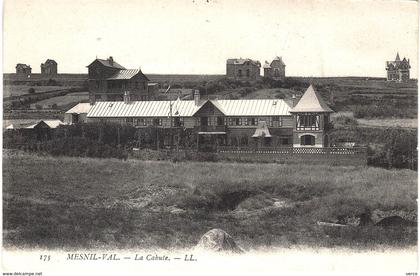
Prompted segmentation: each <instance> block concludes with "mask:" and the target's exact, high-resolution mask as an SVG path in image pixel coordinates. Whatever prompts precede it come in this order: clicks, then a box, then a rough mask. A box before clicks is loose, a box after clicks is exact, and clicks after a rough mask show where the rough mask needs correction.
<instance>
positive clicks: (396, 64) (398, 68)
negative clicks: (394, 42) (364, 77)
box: [385, 53, 411, 82]
mask: <svg viewBox="0 0 420 276" xmlns="http://www.w3.org/2000/svg"><path fill="white" fill-rule="evenodd" d="M410 68H411V66H410V59H406V58H405V57H404V58H403V60H401V59H400V55H399V53H397V56H396V58H395V60H394V61H387V62H386V68H385V69H386V74H387V75H386V79H387V80H388V81H397V82H406V81H408V80H410Z"/></svg>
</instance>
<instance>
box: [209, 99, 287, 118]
mask: <svg viewBox="0 0 420 276" xmlns="http://www.w3.org/2000/svg"><path fill="white" fill-rule="evenodd" d="M215 101H217V102H218V104H219V105H220V106H221V108H222V110H221V111H222V112H223V113H224V114H225V115H226V116H287V115H290V113H289V111H290V109H291V107H290V106H289V105H288V104H287V103H286V102H285V101H284V100H280V99H252V100H215ZM212 102H213V101H212Z"/></svg>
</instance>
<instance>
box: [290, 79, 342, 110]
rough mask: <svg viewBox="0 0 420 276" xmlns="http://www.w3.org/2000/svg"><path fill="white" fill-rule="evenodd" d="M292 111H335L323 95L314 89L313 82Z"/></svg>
mask: <svg viewBox="0 0 420 276" xmlns="http://www.w3.org/2000/svg"><path fill="white" fill-rule="evenodd" d="M290 112H292V113H293V112H334V111H333V110H332V109H331V108H329V107H328V105H327V104H326V103H325V102H324V100H323V99H322V97H321V95H319V94H318V92H317V91H316V90H315V89H314V87H313V86H312V84H311V85H310V86H309V87H308V89H306V91H305V93H304V94H303V96H302V98H300V100H299V102H298V103H297V105H296V106H295V107H294V108H292V110H291V111H290Z"/></svg>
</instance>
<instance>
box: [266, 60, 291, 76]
mask: <svg viewBox="0 0 420 276" xmlns="http://www.w3.org/2000/svg"><path fill="white" fill-rule="evenodd" d="M263 68H264V77H266V78H269V79H273V80H280V81H284V79H285V77H286V64H284V62H283V60H282V58H281V57H276V58H274V59H273V61H272V62H271V63H268V61H266V62H265V64H264V66H263Z"/></svg>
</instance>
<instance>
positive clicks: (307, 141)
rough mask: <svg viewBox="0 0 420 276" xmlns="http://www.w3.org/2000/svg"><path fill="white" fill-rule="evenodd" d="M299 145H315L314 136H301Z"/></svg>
mask: <svg viewBox="0 0 420 276" xmlns="http://www.w3.org/2000/svg"><path fill="white" fill-rule="evenodd" d="M300 144H301V145H302V146H314V145H315V136H313V135H302V136H301V137H300Z"/></svg>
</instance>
